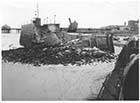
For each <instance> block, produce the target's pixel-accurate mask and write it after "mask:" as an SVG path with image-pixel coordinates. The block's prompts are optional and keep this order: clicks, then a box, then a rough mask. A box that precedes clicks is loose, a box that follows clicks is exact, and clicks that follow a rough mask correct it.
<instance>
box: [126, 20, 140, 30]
mask: <svg viewBox="0 0 140 103" xmlns="http://www.w3.org/2000/svg"><path fill="white" fill-rule="evenodd" d="M128 27H129V29H130V31H137V32H138V31H139V20H129V21H128Z"/></svg>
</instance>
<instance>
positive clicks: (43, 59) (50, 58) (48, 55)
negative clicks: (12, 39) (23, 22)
mask: <svg viewBox="0 0 140 103" xmlns="http://www.w3.org/2000/svg"><path fill="white" fill-rule="evenodd" d="M2 59H3V61H5V62H14V63H16V62H20V63H24V64H33V65H34V66H40V65H49V64H63V65H68V64H72V65H74V64H76V65H79V66H80V65H83V64H90V63H93V62H97V61H102V62H111V61H112V60H114V59H115V56H114V55H113V54H111V53H109V52H105V51H101V50H99V49H98V48H88V49H85V48H76V47H73V46H64V45H61V46H46V45H44V44H39V45H34V46H33V47H32V48H18V49H13V50H8V51H2Z"/></svg>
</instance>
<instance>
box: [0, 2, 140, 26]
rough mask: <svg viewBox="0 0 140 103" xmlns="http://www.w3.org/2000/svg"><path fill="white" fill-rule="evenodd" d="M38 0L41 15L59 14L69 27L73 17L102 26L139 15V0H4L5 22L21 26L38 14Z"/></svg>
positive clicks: (119, 22) (58, 18)
mask: <svg viewBox="0 0 140 103" xmlns="http://www.w3.org/2000/svg"><path fill="white" fill-rule="evenodd" d="M96 1H98V0H96ZM112 1H114V0H112ZM37 2H38V4H39V11H40V15H39V16H40V17H41V19H42V23H43V19H44V18H46V17H48V18H49V22H50V21H51V22H53V20H54V19H53V17H54V15H56V22H57V23H60V26H61V27H68V25H69V21H68V18H69V17H70V18H71V20H72V21H74V20H76V21H77V22H78V23H79V25H78V26H79V27H87V28H90V27H93V28H97V27H102V26H106V25H123V24H124V22H125V21H128V20H133V19H134V20H137V19H138V17H139V14H138V12H139V7H138V6H139V4H138V0H127V1H126V0H125V1H124V0H119V1H118V2H111V0H103V1H101V0H99V2H95V1H94V0H82V1H79V0H78V1H74V0H69V1H66V0H61V1H59V2H58V0H57V1H54V0H52V1H47V0H46V1H42V0H38V1H37V0H29V1H27V0H24V1H23V0H22V1H19V0H18V1H17V0H16V1H15V0H14V1H13V0H7V1H5V0H3V1H2V3H1V19H2V24H8V25H10V26H11V27H21V25H22V24H25V23H29V22H30V20H31V19H32V18H34V17H35V9H36V5H37Z"/></svg>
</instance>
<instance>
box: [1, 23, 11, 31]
mask: <svg viewBox="0 0 140 103" xmlns="http://www.w3.org/2000/svg"><path fill="white" fill-rule="evenodd" d="M1 31H2V33H10V31H11V27H10V26H8V25H7V24H5V25H3V26H2V27H1Z"/></svg>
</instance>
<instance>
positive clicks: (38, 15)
mask: <svg viewBox="0 0 140 103" xmlns="http://www.w3.org/2000/svg"><path fill="white" fill-rule="evenodd" d="M37 18H39V6H38V3H37Z"/></svg>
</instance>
